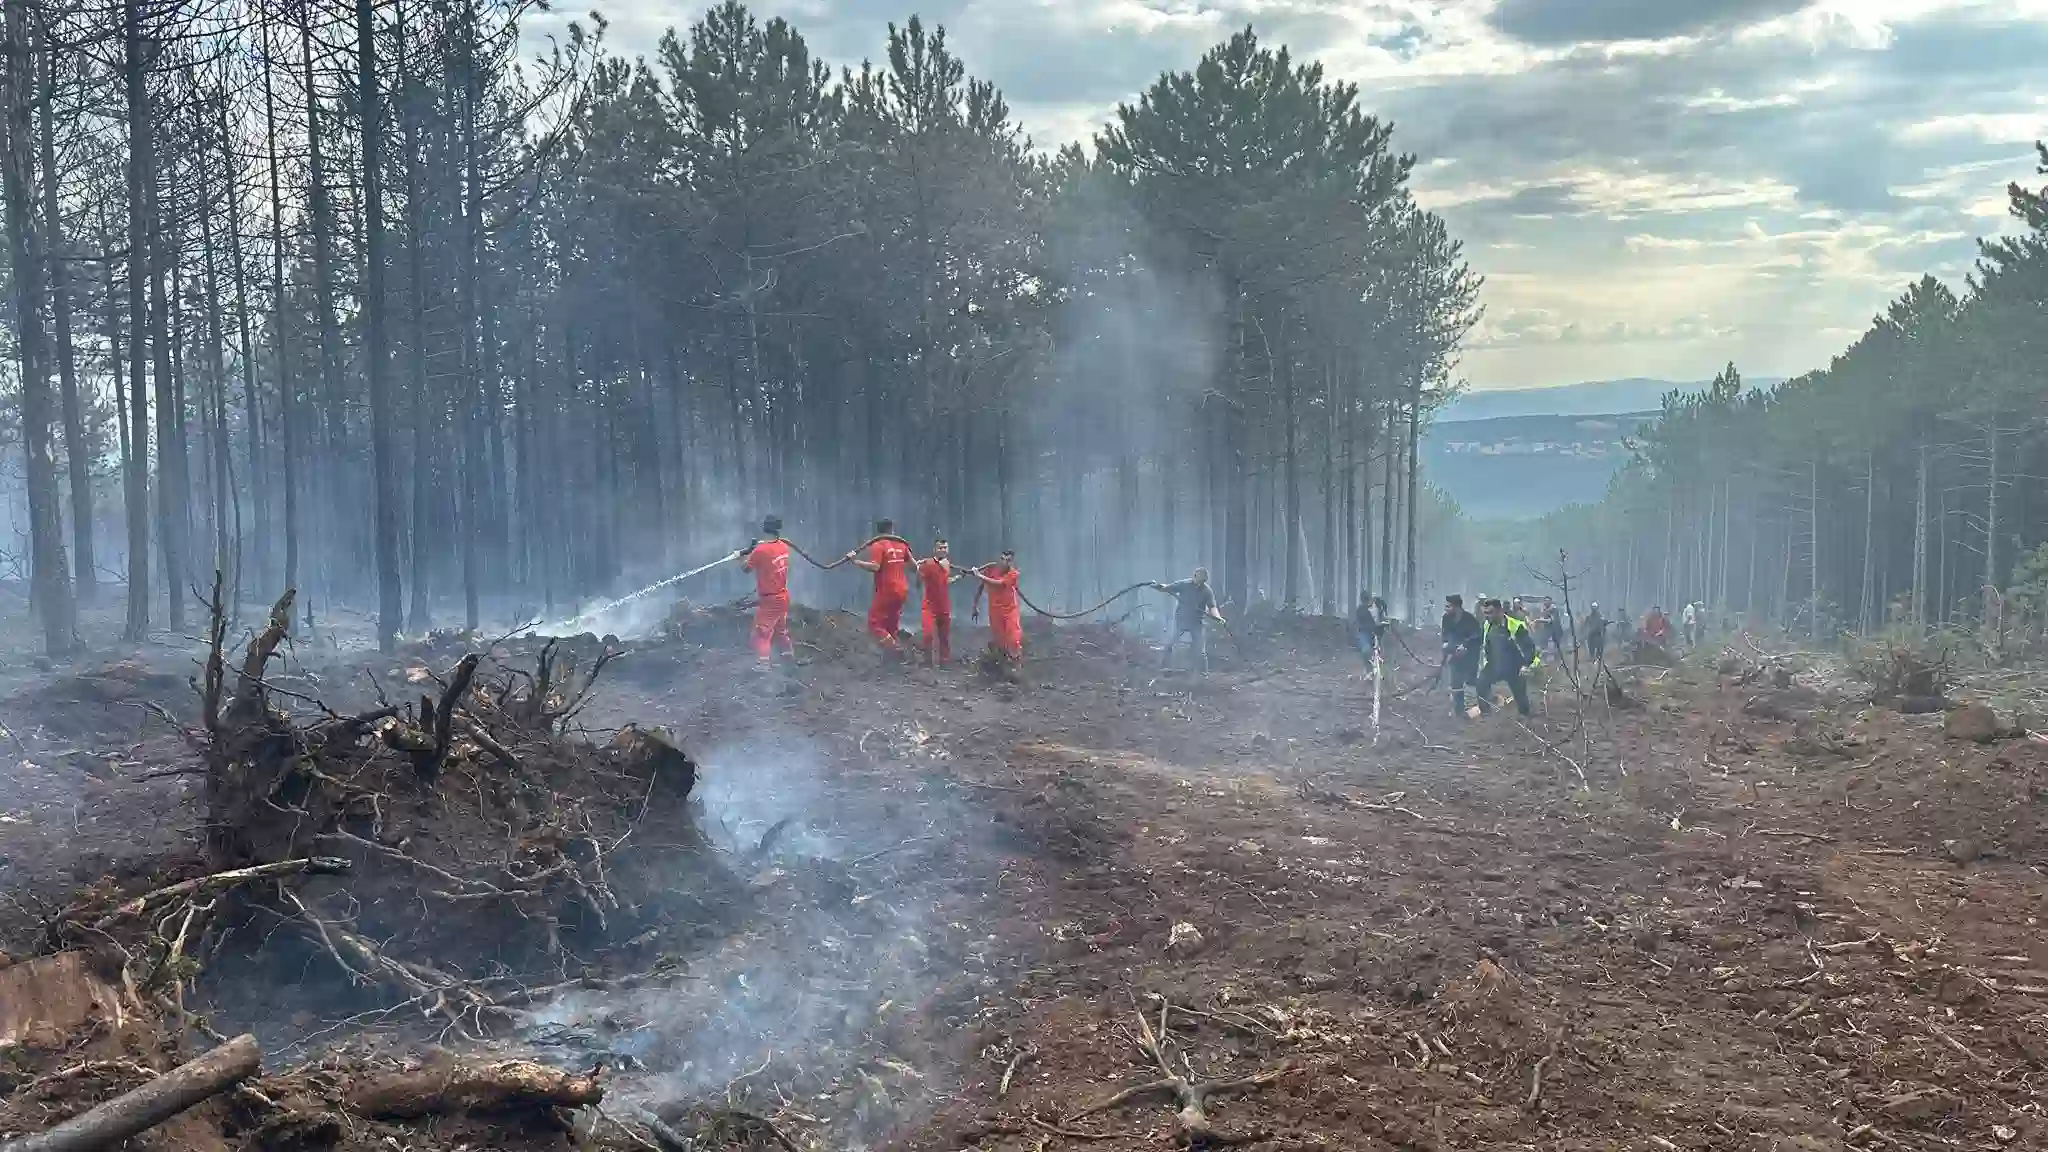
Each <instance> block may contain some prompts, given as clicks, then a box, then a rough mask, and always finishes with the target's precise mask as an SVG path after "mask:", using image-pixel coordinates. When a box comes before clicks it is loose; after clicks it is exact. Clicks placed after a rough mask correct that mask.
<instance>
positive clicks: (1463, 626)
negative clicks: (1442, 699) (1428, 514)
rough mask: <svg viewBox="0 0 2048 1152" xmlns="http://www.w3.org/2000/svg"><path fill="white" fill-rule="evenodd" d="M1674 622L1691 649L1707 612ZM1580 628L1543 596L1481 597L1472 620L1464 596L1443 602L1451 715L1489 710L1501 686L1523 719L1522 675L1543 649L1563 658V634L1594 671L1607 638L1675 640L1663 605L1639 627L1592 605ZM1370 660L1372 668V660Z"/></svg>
mask: <svg viewBox="0 0 2048 1152" xmlns="http://www.w3.org/2000/svg"><path fill="white" fill-rule="evenodd" d="M1382 608H1384V606H1382ZM1361 610H1363V608H1362V607H1361ZM1679 618H1680V627H1681V628H1682V629H1683V634H1684V637H1685V644H1686V648H1687V649H1688V650H1690V649H1692V648H1696V647H1698V646H1699V645H1700V644H1703V643H1705V641H1706V637H1707V609H1706V605H1704V604H1701V603H1699V602H1697V601H1695V602H1692V603H1688V604H1687V605H1686V606H1685V608H1684V609H1683V610H1682V611H1681V612H1680V614H1679ZM1577 623H1578V627H1577V628H1573V627H1572V621H1571V620H1570V618H1569V614H1568V613H1566V612H1565V611H1564V610H1563V609H1561V608H1559V607H1558V605H1557V603H1556V602H1555V601H1554V600H1552V599H1551V598H1550V597H1548V596H1545V597H1543V598H1542V601H1541V603H1539V604H1537V605H1535V606H1534V607H1531V606H1530V605H1529V604H1528V603H1527V602H1525V601H1524V600H1523V598H1522V597H1520V596H1517V597H1514V598H1513V599H1511V600H1508V601H1502V600H1501V599H1500V598H1498V597H1492V596H1488V597H1483V598H1481V599H1480V601H1479V615H1478V616H1476V617H1475V616H1474V615H1473V614H1472V613H1470V612H1468V611H1466V610H1465V599H1464V597H1463V596H1459V595H1451V596H1446V597H1444V616H1443V621H1442V623H1441V625H1440V633H1441V636H1440V638H1441V640H1442V643H1443V665H1442V671H1441V672H1440V673H1439V674H1440V675H1448V676H1449V677H1450V681H1451V684H1450V688H1451V711H1452V712H1453V713H1454V714H1455V715H1459V716H1473V715H1476V714H1479V713H1484V712H1487V711H1490V710H1492V708H1493V706H1494V705H1493V692H1494V688H1495V687H1496V686H1497V685H1500V684H1505V685H1507V687H1508V691H1509V692H1510V693H1511V694H1512V695H1513V697H1514V701H1515V709H1516V710H1517V711H1518V712H1520V713H1521V714H1522V715H1524V716H1526V715H1528V714H1529V697H1528V681H1527V674H1528V673H1530V672H1533V671H1535V670H1536V669H1538V668H1541V667H1542V666H1543V660H1542V655H1541V654H1542V652H1543V650H1544V649H1546V648H1547V649H1549V650H1550V651H1551V652H1553V653H1555V654H1556V655H1557V657H1558V658H1559V659H1562V658H1563V657H1564V655H1565V652H1566V649H1567V646H1568V645H1567V635H1568V634H1569V635H1571V636H1572V637H1573V641H1572V642H1573V643H1574V644H1575V643H1576V642H1577V641H1578V640H1583V641H1584V642H1585V647H1586V652H1587V655H1588V656H1590V657H1591V658H1592V660H1593V662H1594V663H1596V664H1600V663H1604V662H1605V661H1606V659H1607V642H1608V638H1609V634H1610V633H1611V634H1612V635H1613V638H1614V640H1615V641H1616V643H1618V644H1620V645H1622V646H1624V647H1627V646H1629V645H1631V644H1633V643H1634V642H1635V641H1636V640H1638V639H1641V640H1643V641H1645V642H1647V643H1651V644H1656V645H1658V646H1660V647H1668V646H1669V645H1670V643H1671V638H1672V625H1671V619H1670V617H1668V616H1666V615H1665V614H1664V608H1663V606H1662V605H1653V606H1652V607H1651V608H1650V611H1649V612H1648V613H1647V614H1646V615H1645V616H1644V617H1643V620H1642V623H1641V625H1640V626H1637V625H1635V624H1633V623H1632V621H1631V619H1630V616H1629V613H1628V610H1627V609H1622V610H1621V611H1620V612H1618V613H1616V615H1615V616H1614V618H1613V619H1609V618H1608V617H1607V616H1606V615H1605V614H1603V613H1602V612H1601V611H1600V605H1599V603H1598V602H1597V601H1596V602H1594V603H1593V604H1591V605H1590V606H1589V607H1588V609H1587V612H1586V615H1585V617H1584V618H1583V619H1582V620H1579V621H1578V622H1577ZM1382 627H1383V626H1382ZM1362 643H1363V641H1361V644H1362ZM1367 661H1368V663H1370V661H1371V657H1370V653H1368V656H1367ZM1468 686H1469V687H1470V688H1471V689H1472V690H1473V692H1474V693H1475V696H1476V700H1475V702H1474V706H1473V708H1472V710H1470V711H1468V710H1467V708H1466V704H1465V689H1466V688H1467V687H1468Z"/></svg>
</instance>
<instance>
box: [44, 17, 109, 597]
mask: <svg viewBox="0 0 2048 1152" xmlns="http://www.w3.org/2000/svg"><path fill="white" fill-rule="evenodd" d="M58 51H59V49H58V46H57V45H56V44H54V43H52V42H50V40H49V37H48V36H47V34H46V35H45V36H44V42H43V52H44V56H45V59H44V61H43V90H42V99H41V101H40V103H41V105H42V121H43V123H42V128H43V132H42V137H43V140H42V143H43V226H44V227H45V228H46V229H48V230H49V236H48V243H47V247H46V254H47V256H48V258H49V265H50V318H51V320H52V321H54V323H55V325H56V347H57V385H58V395H59V398H60V400H61V401H62V403H63V406H64V462H65V466H66V468H67V470H68V472H69V478H70V481H71V553H72V560H73V562H74V567H73V569H72V571H73V576H72V580H73V583H74V584H75V585H76V586H77V589H78V602H79V603H80V604H90V603H92V602H93V600H94V599H95V598H96V589H97V588H98V580H99V577H98V574H97V569H98V567H99V562H98V559H97V555H96V552H95V550H94V548H93V535H92V534H93V520H94V517H93V497H92V443H91V442H90V441H89V440H88V439H87V438H86V435H85V410H84V406H83V405H82V404H81V403H80V401H79V394H78V362H77V358H76V355H75V350H74V349H73V347H72V345H71V269H70V258H69V254H68V247H69V246H68V245H67V244H66V242H65V239H64V213H63V206H62V205H61V204H60V203H59V200H58V195H57V193H58V186H59V184H60V183H61V181H60V180H59V179H58V172H57V123H56V120H57V118H56V109H55V105H56V100H57V96H56V93H57V54H58Z"/></svg>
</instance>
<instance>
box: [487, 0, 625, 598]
mask: <svg viewBox="0 0 2048 1152" xmlns="http://www.w3.org/2000/svg"><path fill="white" fill-rule="evenodd" d="M459 35H460V36H461V38H462V39H461V45H462V56H461V64H460V67H461V82H462V92H461V96H460V106H459V109H460V111H459V115H460V127H459V130H460V131H461V133H462V138H461V145H462V230H463V236H462V288H461V298H462V309H461V314H460V319H459V320H458V323H459V324H460V325H461V327H462V333H461V340H462V397H463V399H462V408H463V411H462V615H463V622H464V624H465V625H466V626H467V627H469V628H470V629H472V630H474V629H475V628H476V627H477V621H478V618H479V607H478V604H477V598H478V591H479V582H480V579H481V575H482V574H481V573H480V572H478V570H477V565H478V558H477V543H478V540H477V537H478V536H479V534H480V532H481V528H480V526H479V525H478V523H477V518H478V491H477V489H478V486H479V485H480V484H482V482H483V472H484V439H483V424H482V420H483V412H482V409H483V366H482V363H481V359H482V357H481V355H480V352H481V349H480V348H479V347H478V344H477V319H478V309H477V291H478V281H479V278H480V277H481V275H482V273H481V270H480V269H479V268H478V262H479V256H480V246H481V245H482V242H483V220H482V216H483V183H482V174H481V173H480V172H479V171H478V163H479V158H478V156H477V141H476V118H477V104H478V102H479V100H480V96H479V93H478V90H477V83H478V80H477V61H476V50H477V43H476V38H477V13H476V4H475V3H474V0H467V2H465V3H464V4H463V7H462V28H461V31H460V33H459ZM599 395H602V394H601V393H600V394H599ZM600 450H601V451H604V450H606V449H600Z"/></svg>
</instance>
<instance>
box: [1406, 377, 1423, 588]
mask: <svg viewBox="0 0 2048 1152" xmlns="http://www.w3.org/2000/svg"><path fill="white" fill-rule="evenodd" d="M1421 438H1422V378H1421V377H1420V376H1417V377H1416V378H1415V387H1414V388H1413V389H1411V390H1410V391H1409V393H1408V443H1407V444H1406V445H1405V446H1404V450H1405V451H1406V452H1407V454H1408V485H1407V487H1408V506H1407V509H1406V511H1407V516H1408V544H1407V552H1408V555H1407V557H1406V559H1407V569H1406V571H1405V573H1404V575H1403V577H1402V580H1401V594H1402V596H1403V597H1404V598H1405V601H1406V603H1407V605H1408V619H1410V620H1419V619H1421V616H1420V611H1421V606H1420V602H1419V601H1418V600H1417V598H1416V597H1417V593H1419V592H1420V591H1421V590H1420V589H1419V588H1417V587H1416V585H1415V517H1416V509H1417V508H1418V507H1420V506H1421V504H1422V493H1421V491H1420V490H1419V489H1418V487H1417V486H1418V485H1419V484H1420V483H1421V481H1422V473H1421V463H1422V458H1421V453H1419V452H1417V451H1416V449H1417V448H1418V447H1419V446H1420V444H1421Z"/></svg>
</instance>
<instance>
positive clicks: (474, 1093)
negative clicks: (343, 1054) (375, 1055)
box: [6, 1059, 604, 1152]
mask: <svg viewBox="0 0 2048 1152" xmlns="http://www.w3.org/2000/svg"><path fill="white" fill-rule="evenodd" d="M603 1099H604V1085H602V1084H600V1083H599V1082H598V1079H597V1077H596V1076H577V1075H574V1074H572V1073H569V1072H563V1071H561V1070H559V1069H555V1068H550V1067H548V1066H547V1065H545V1064H535V1063H533V1062H531V1061H527V1060H496V1061H492V1062H490V1063H476V1062H472V1061H467V1060H452V1059H449V1060H438V1061H431V1062H429V1063H427V1064H425V1065H423V1066H421V1067H417V1068H407V1069H404V1070H402V1071H397V1072H392V1073H389V1074H387V1075H384V1076H379V1077H376V1078H374V1079H371V1080H369V1081H367V1082H365V1083H363V1084H362V1085H360V1086H359V1087H357V1088H356V1089H355V1090H354V1091H352V1092H350V1093H349V1100H348V1109H349V1111H351V1112H353V1113H355V1114H356V1115H358V1116H362V1117H364V1118H366V1119H371V1120H408V1119H413V1118H416V1117H420V1116H437V1115H445V1114H448V1113H452V1112H493V1111H502V1110H504V1109H506V1108H512V1107H517V1106H520V1105H527V1106H533V1105H550V1106H552V1105H559V1106H562V1107H567V1108H581V1107H585V1106H588V1105H592V1104H596V1103H599V1102H600V1101H602V1100H603ZM6 1152H13V1150H12V1149H8V1150H6Z"/></svg>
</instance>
